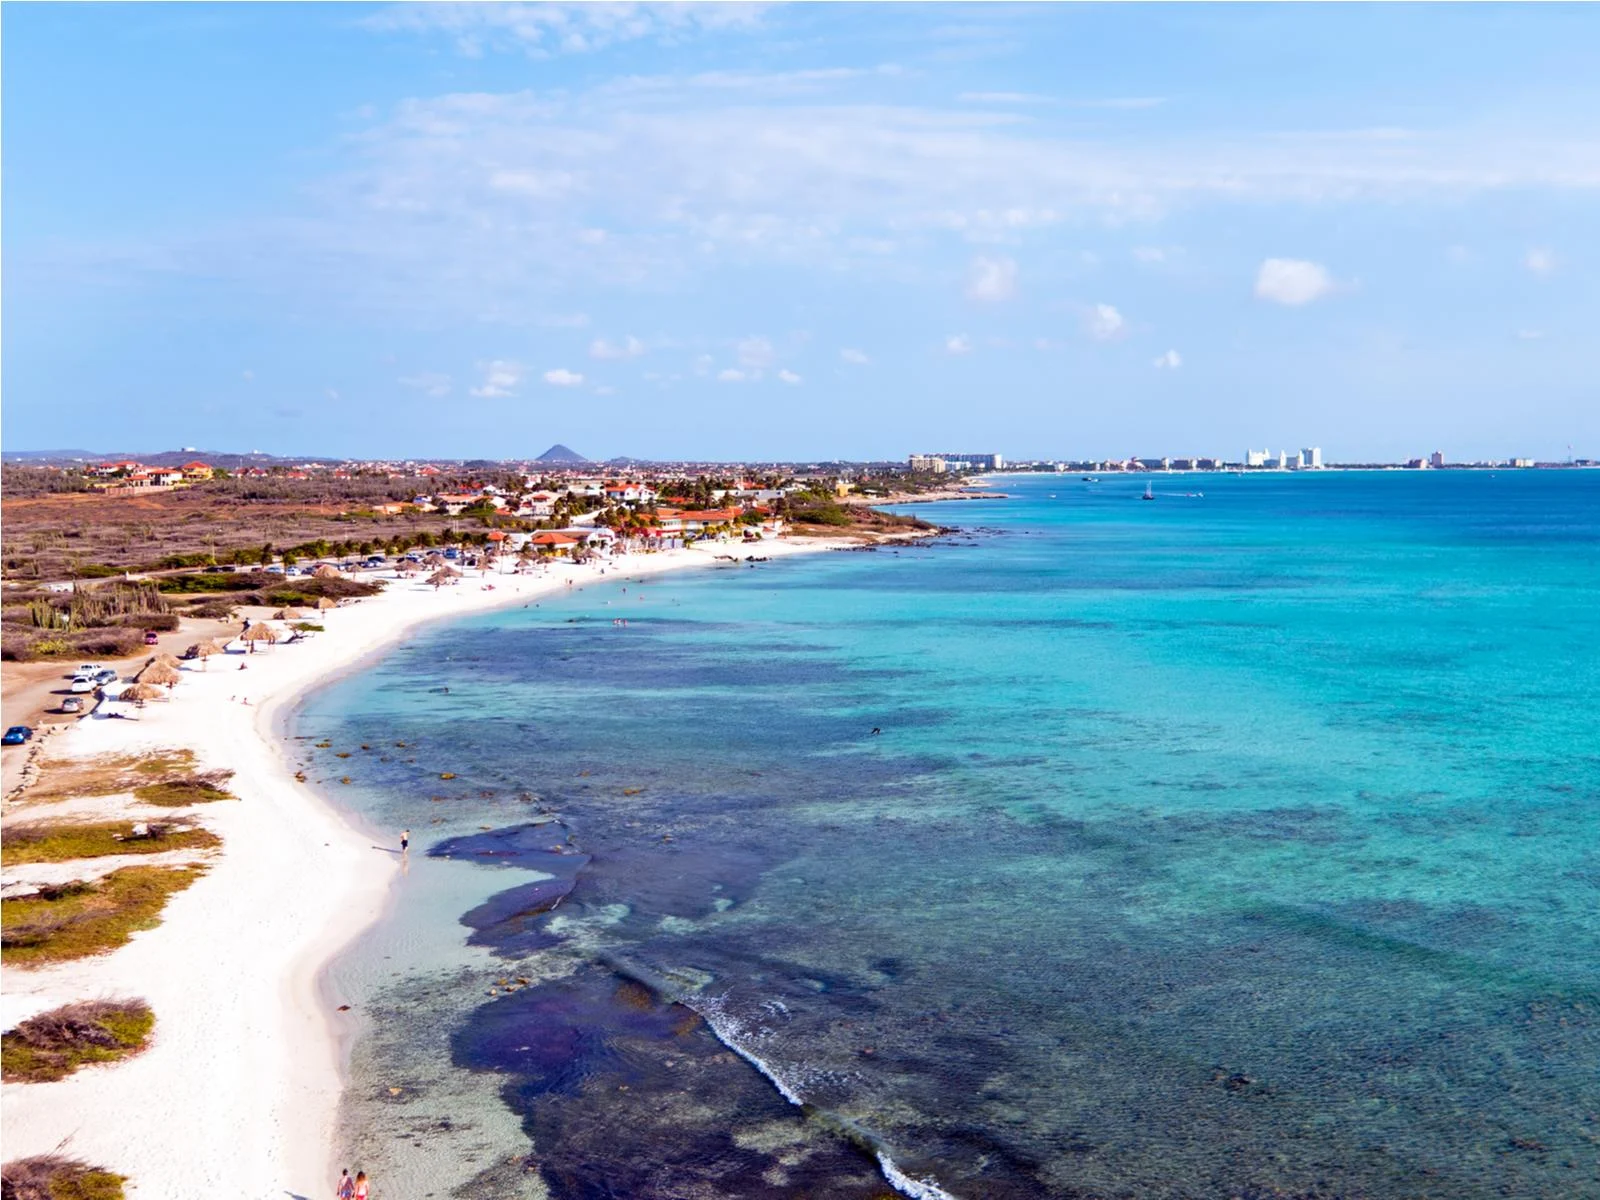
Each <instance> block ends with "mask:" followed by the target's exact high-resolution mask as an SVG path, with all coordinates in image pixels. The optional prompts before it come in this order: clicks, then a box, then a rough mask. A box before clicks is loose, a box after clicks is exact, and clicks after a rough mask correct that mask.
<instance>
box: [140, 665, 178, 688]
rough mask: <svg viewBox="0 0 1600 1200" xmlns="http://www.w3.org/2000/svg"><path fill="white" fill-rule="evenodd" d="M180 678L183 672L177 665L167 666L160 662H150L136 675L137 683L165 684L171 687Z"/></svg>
mask: <svg viewBox="0 0 1600 1200" xmlns="http://www.w3.org/2000/svg"><path fill="white" fill-rule="evenodd" d="M182 680H183V674H182V672H180V671H179V670H178V668H177V667H169V666H168V665H167V664H166V663H162V662H152V663H151V664H150V665H149V666H147V667H146V668H145V669H144V670H142V671H140V672H139V675H138V682H139V683H150V684H165V685H166V686H167V687H171V686H172V685H173V684H175V683H179V682H181V681H182Z"/></svg>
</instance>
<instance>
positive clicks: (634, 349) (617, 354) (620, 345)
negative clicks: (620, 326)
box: [589, 334, 645, 359]
mask: <svg viewBox="0 0 1600 1200" xmlns="http://www.w3.org/2000/svg"><path fill="white" fill-rule="evenodd" d="M644 352H645V345H644V343H643V342H641V341H640V340H639V339H638V338H636V337H634V336H633V335H631V334H630V335H629V336H627V337H626V338H624V339H623V340H622V341H620V342H608V341H606V339H605V338H595V340H594V341H592V342H590V343H589V357H590V358H603V359H623V358H638V357H639V356H640V355H641V354H643V353H644Z"/></svg>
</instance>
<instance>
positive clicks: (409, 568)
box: [395, 562, 422, 575]
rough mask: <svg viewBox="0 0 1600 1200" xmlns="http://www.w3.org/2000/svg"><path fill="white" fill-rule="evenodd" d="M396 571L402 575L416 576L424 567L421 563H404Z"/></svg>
mask: <svg viewBox="0 0 1600 1200" xmlns="http://www.w3.org/2000/svg"><path fill="white" fill-rule="evenodd" d="M395 570H397V571H399V572H400V574H402V575H415V574H416V573H417V572H418V571H420V570H422V566H421V564H419V563H414V562H403V563H401V564H400V565H399V566H398V567H396V568H395Z"/></svg>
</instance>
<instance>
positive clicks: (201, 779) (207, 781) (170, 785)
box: [133, 771, 239, 808]
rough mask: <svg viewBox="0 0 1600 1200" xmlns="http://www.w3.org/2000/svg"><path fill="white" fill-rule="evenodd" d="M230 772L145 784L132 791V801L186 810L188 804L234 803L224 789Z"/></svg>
mask: <svg viewBox="0 0 1600 1200" xmlns="http://www.w3.org/2000/svg"><path fill="white" fill-rule="evenodd" d="M232 774H233V772H231V771H204V772H201V773H198V774H194V775H175V776H172V777H171V778H168V779H160V780H157V781H156V782H154V783H146V784H143V785H141V786H139V787H136V788H134V789H133V798H134V799H135V800H137V801H139V802H140V803H141V804H154V805H156V806H157V807H160V808H186V807H188V806H189V805H191V804H210V803H211V802H212V801H215V800H237V799H238V798H239V797H237V796H235V795H234V794H233V793H232V792H230V791H229V790H228V789H227V788H225V787H224V786H223V784H225V783H226V782H227V781H228V780H229V779H230V778H231V777H232Z"/></svg>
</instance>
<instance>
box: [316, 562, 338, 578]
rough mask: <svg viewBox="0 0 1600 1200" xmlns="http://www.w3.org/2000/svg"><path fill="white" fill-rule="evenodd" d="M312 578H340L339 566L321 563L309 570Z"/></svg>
mask: <svg viewBox="0 0 1600 1200" xmlns="http://www.w3.org/2000/svg"><path fill="white" fill-rule="evenodd" d="M311 575H312V577H313V578H314V579H340V578H342V576H341V575H340V574H339V568H338V567H334V566H329V565H328V564H327V563H323V564H321V565H320V566H318V567H317V568H316V570H314V571H312V572H311Z"/></svg>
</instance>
